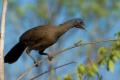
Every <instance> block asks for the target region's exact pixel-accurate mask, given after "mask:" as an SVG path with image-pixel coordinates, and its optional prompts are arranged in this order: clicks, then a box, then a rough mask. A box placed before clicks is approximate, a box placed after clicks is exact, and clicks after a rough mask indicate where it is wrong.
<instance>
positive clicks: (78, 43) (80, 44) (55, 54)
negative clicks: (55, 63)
mask: <svg viewBox="0 0 120 80" xmlns="http://www.w3.org/2000/svg"><path fill="white" fill-rule="evenodd" d="M110 41H118V39H109V40H101V41H94V42H87V43H81V41H78V42H77V44H76V43H75V44H74V45H73V46H71V47H69V48H66V49H63V50H61V51H59V52H56V53H54V57H55V56H57V55H58V54H61V53H63V52H65V51H68V50H70V49H73V48H76V47H79V46H83V45H89V44H96V43H101V42H110Z"/></svg>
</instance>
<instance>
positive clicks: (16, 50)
mask: <svg viewBox="0 0 120 80" xmlns="http://www.w3.org/2000/svg"><path fill="white" fill-rule="evenodd" d="M25 48H26V46H25V45H24V44H22V43H20V42H19V43H17V44H16V45H15V46H14V47H13V48H12V49H11V50H10V51H9V52H8V53H7V55H6V56H5V58H4V62H5V63H9V64H11V63H14V62H15V61H17V60H18V58H19V57H20V56H21V55H22V53H23V51H24V50H25Z"/></svg>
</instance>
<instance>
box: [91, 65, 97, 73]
mask: <svg viewBox="0 0 120 80" xmlns="http://www.w3.org/2000/svg"><path fill="white" fill-rule="evenodd" d="M92 68H93V71H95V72H98V66H97V64H95V63H93V65H92Z"/></svg>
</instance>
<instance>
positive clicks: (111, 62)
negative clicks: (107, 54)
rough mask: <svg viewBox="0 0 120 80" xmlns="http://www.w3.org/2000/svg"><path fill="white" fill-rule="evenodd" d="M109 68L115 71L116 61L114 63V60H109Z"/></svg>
mask: <svg viewBox="0 0 120 80" xmlns="http://www.w3.org/2000/svg"><path fill="white" fill-rule="evenodd" d="M107 68H108V70H110V71H111V72H113V71H114V63H113V61H112V60H109V61H108V65H107Z"/></svg>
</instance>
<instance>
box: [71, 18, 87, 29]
mask: <svg viewBox="0 0 120 80" xmlns="http://www.w3.org/2000/svg"><path fill="white" fill-rule="evenodd" d="M73 26H74V27H76V28H80V29H84V30H85V23H84V21H83V20H82V19H74V20H73Z"/></svg>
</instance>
